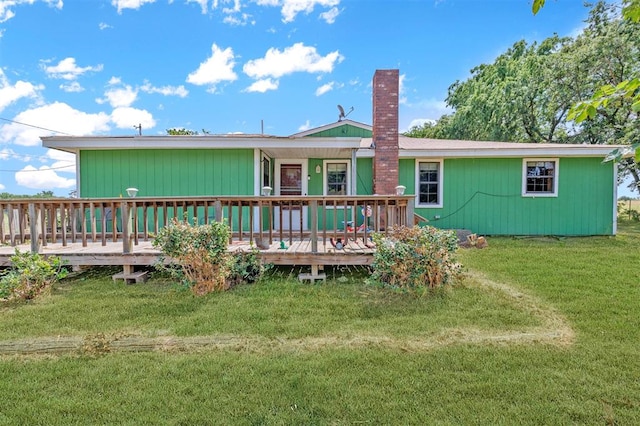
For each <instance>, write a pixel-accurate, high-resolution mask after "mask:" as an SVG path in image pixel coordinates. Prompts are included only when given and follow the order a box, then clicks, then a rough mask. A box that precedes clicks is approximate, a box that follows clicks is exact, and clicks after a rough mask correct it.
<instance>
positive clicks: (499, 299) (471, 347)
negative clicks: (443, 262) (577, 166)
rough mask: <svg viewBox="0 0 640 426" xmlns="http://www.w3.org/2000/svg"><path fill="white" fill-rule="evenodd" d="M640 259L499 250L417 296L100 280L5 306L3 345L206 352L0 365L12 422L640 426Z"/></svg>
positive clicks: (633, 245)
mask: <svg viewBox="0 0 640 426" xmlns="http://www.w3.org/2000/svg"><path fill="white" fill-rule="evenodd" d="M638 247H640V227H639V226H638V225H637V224H636V223H622V224H621V226H620V232H619V235H618V236H617V237H593V238H566V239H554V238H521V239H513V238H490V239H489V247H488V248H485V249H482V250H464V251H462V252H461V253H460V258H461V260H462V263H463V264H464V265H465V266H466V267H467V268H468V270H469V278H468V279H467V281H466V282H465V284H463V285H460V286H457V287H455V288H453V289H449V290H448V291H444V292H440V293H438V294H434V295H431V296H430V297H428V298H423V299H419V300H416V299H412V298H410V297H406V296H403V295H399V294H389V293H387V292H383V291H382V290H380V289H378V288H373V287H368V286H366V285H365V284H364V277H365V276H364V275H363V274H362V272H361V271H355V270H344V271H340V270H336V271H332V273H331V274H330V279H328V281H327V283H326V284H323V285H320V284H317V285H309V284H304V285H301V284H299V283H298V282H297V280H295V275H293V276H286V275H285V274H283V273H277V274H273V275H272V277H271V278H270V279H269V280H267V281H266V282H264V283H260V284H256V285H252V286H244V287H240V288H237V289H235V290H233V291H231V292H227V293H225V294H219V295H210V296H207V297H204V298H195V297H193V296H191V294H190V293H189V292H186V291H182V290H179V289H178V288H176V287H175V286H174V285H173V284H171V283H169V282H167V281H166V280H164V279H162V277H154V279H152V280H151V281H150V282H149V283H147V284H143V285H132V286H126V285H124V284H122V283H121V282H118V283H114V282H112V281H111V279H110V275H109V271H108V270H102V271H101V270H93V271H91V272H89V273H85V274H83V275H79V276H77V277H74V278H71V279H67V280H65V281H64V282H62V283H60V284H59V285H57V287H56V288H55V289H54V291H53V293H52V295H50V296H46V297H44V298H42V299H40V300H38V301H36V302H34V303H31V304H28V305H22V306H12V307H5V308H0V347H1V346H2V344H3V342H5V343H6V342H16V341H18V342H23V343H24V342H27V343H28V342H31V341H37V342H55V341H56V339H61V338H73V337H77V338H78V339H89V340H91V341H95V340H96V339H97V337H96V336H99V337H100V338H104V339H105V341H106V342H107V343H106V345H107V346H108V345H109V344H110V343H112V342H113V341H115V340H117V339H120V338H134V339H135V338H140V339H152V340H153V339H156V340H153V341H154V342H160V341H162V339H165V338H166V339H174V340H175V341H179V342H188V341H190V340H189V339H201V340H202V339H204V340H205V341H206V342H207V344H206V345H204V346H200V347H195V348H194V347H189V346H180V345H178V346H176V347H173V349H172V350H155V351H146V352H136V353H131V352H126V351H120V350H113V351H111V352H108V353H101V351H91V350H88V351H84V352H83V351H72V352H68V353H63V354H58V355H14V356H5V357H2V358H0V395H2V399H1V401H2V402H1V404H0V424H136V425H138V424H305V425H306V424H360V423H364V424H434V423H435V424H603V423H604V424H621V425H623V424H640V355H639V354H638V349H639V344H640V268H639V266H640V264H639V263H640V262H639V261H640V256H639V254H638ZM296 272H297V271H296ZM207 339H208V340H207ZM225 342H226V343H225ZM229 342H231V343H229Z"/></svg>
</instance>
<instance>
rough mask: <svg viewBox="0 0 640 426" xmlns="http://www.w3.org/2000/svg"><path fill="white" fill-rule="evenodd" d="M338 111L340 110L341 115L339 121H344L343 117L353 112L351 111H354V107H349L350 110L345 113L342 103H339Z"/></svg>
mask: <svg viewBox="0 0 640 426" xmlns="http://www.w3.org/2000/svg"><path fill="white" fill-rule="evenodd" d="M338 111H339V112H340V115H339V116H338V121H342V119H343V118H347V116H348V115H349V114H351V112H352V111H353V107H351V109H349V112H347V113H346V114H345V112H344V108H342V105H339V104H338Z"/></svg>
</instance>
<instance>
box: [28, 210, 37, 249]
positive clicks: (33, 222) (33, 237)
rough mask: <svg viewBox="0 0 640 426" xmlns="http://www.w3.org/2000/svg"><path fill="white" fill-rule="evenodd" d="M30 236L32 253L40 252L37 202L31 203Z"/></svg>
mask: <svg viewBox="0 0 640 426" xmlns="http://www.w3.org/2000/svg"><path fill="white" fill-rule="evenodd" d="M29 237H30V239H31V253H38V251H39V248H40V244H38V243H39V241H38V238H39V237H38V215H37V212H36V205H35V203H29Z"/></svg>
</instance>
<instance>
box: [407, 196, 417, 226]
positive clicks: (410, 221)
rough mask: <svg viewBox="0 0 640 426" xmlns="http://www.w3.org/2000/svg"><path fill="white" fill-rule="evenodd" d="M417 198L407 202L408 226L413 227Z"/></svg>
mask: <svg viewBox="0 0 640 426" xmlns="http://www.w3.org/2000/svg"><path fill="white" fill-rule="evenodd" d="M415 202H416V200H415V198H409V199H408V200H407V226H410V227H413V223H414V222H413V212H414V206H415Z"/></svg>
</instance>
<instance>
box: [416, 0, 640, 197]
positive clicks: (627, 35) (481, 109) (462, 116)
mask: <svg viewBox="0 0 640 426" xmlns="http://www.w3.org/2000/svg"><path fill="white" fill-rule="evenodd" d="M637 2H638V4H639V5H640V0H637ZM625 4H626V3H625ZM616 7H617V6H615V5H610V4H607V3H604V2H599V3H597V4H596V5H594V6H593V8H592V9H591V11H590V14H589V19H588V20H587V26H586V28H585V29H584V30H583V32H582V33H581V34H580V35H578V36H577V37H576V38H575V39H574V38H561V37H558V36H553V37H550V38H548V39H546V40H544V41H542V42H540V43H533V44H528V43H526V42H525V41H519V42H517V43H515V44H514V45H513V46H512V47H511V48H509V49H508V50H507V51H506V52H505V53H503V54H502V55H500V56H499V57H498V58H497V59H496V60H495V61H494V62H493V63H492V64H482V65H479V66H477V67H475V68H474V69H472V70H471V76H470V77H469V78H468V79H467V80H465V81H456V82H455V83H453V84H452V85H451V86H450V87H449V93H448V96H447V99H446V101H447V104H448V105H449V106H450V107H452V108H453V109H454V113H452V114H451V115H449V116H446V118H445V117H443V119H441V120H439V121H438V122H437V123H435V124H432V125H429V126H428V127H427V126H424V128H419V129H416V131H410V132H407V134H408V135H411V136H414V135H415V136H422V137H424V136H428V137H444V138H446V139H471V140H496V141H515V142H548V143H569V142H570V143H586V144H623V145H628V146H629V150H631V149H635V148H636V147H637V146H638V143H637V141H638V140H639V139H640V121H639V120H638V119H637V118H638V113H637V111H638V110H640V104H638V105H637V107H636V103H637V102H639V101H640V100H637V99H636V98H638V96H640V89H639V88H640V80H638V77H637V75H638V72H639V71H640V23H637V22H634V21H632V20H630V19H622V18H621V17H620V14H619V13H617V9H616ZM594 94H595V95H594ZM592 95H593V96H592ZM589 97H592V99H591V100H589V101H586V102H581V101H583V100H584V99H587V98H589ZM579 108H583V109H582V110H580V109H579ZM412 130H413V129H412ZM638 151H640V150H638ZM625 152H626V151H625V150H621V151H620V152H614V155H613V157H614V158H616V156H617V158H618V159H619V160H620V164H621V166H622V167H621V169H622V172H623V173H622V177H624V176H626V175H628V174H630V175H631V176H633V179H634V181H635V182H636V186H637V187H638V188H640V169H639V168H638V164H637V163H636V161H633V159H628V158H627V159H623V158H622V157H623V154H624V153H625Z"/></svg>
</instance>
